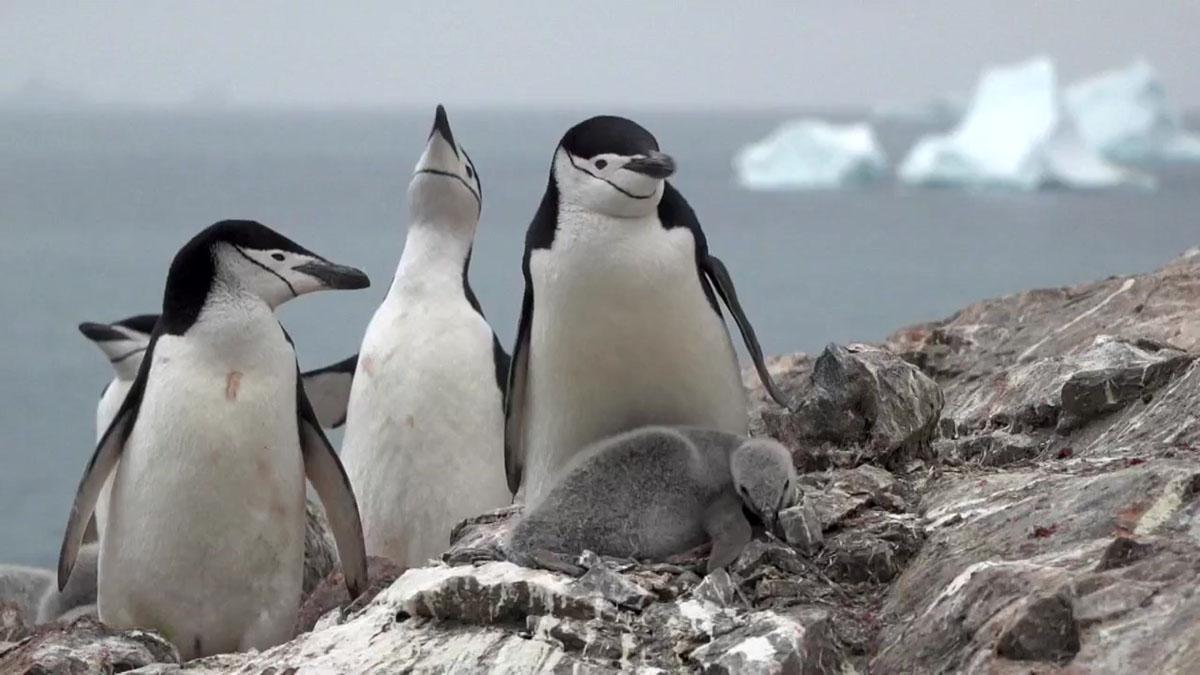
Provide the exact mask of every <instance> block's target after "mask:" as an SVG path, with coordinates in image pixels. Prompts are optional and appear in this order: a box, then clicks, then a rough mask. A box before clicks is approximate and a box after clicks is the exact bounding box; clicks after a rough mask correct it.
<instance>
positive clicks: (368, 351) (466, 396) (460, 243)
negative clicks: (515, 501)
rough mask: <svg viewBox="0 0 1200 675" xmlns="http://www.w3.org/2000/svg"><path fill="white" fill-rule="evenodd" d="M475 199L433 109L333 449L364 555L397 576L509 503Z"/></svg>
mask: <svg viewBox="0 0 1200 675" xmlns="http://www.w3.org/2000/svg"><path fill="white" fill-rule="evenodd" d="M481 195H482V193H481V191H480V182H479V174H478V173H477V172H476V170H475V167H474V165H473V163H472V162H471V158H470V157H469V156H467V153H466V151H465V150H463V147H462V145H460V144H459V143H457V142H456V140H455V138H454V134H453V132H452V131H451V130H450V123H449V121H448V120H447V118H446V111H445V110H444V109H443V108H442V107H441V106H438V108H437V112H436V116H435V119H434V123H433V129H432V130H431V131H430V133H429V137H428V140H427V143H426V145H425V150H424V152H423V153H422V155H421V158H420V160H419V161H418V162H417V166H416V168H415V170H414V173H413V177H412V180H411V182H410V183H409V187H408V203H409V212H410V218H411V221H410V225H409V227H408V236H407V238H406V239H405V242H404V251H403V253H402V254H401V256H400V262H399V265H398V267H397V269H396V275H395V278H394V279H393V281H392V285H391V288H390V289H389V290H388V294H387V297H386V298H385V299H384V301H383V303H382V304H381V305H380V306H379V308H378V309H377V310H376V311H375V315H374V316H373V317H372V318H371V322H370V324H369V325H368V326H367V330H366V334H365V335H364V337H363V341H362V347H361V349H360V351H359V358H358V368H357V370H356V372H355V376H354V383H353V385H352V387H351V393H350V406H349V413H348V415H347V422H346V436H345V440H344V442H343V444H342V460H343V461H344V462H345V465H346V472H347V474H348V475H349V476H350V482H351V484H352V485H353V486H354V492H355V494H356V495H357V496H358V499H359V505H360V507H361V509H362V515H363V532H364V536H365V537H366V542H367V552H368V553H369V554H370V555H376V556H382V557H386V558H390V559H392V560H394V561H396V562H398V563H400V564H401V565H404V566H409V567H411V566H418V565H422V564H424V563H426V562H427V561H428V560H429V559H431V558H436V557H437V556H439V555H441V554H442V553H443V552H444V551H445V550H446V547H447V546H448V545H449V542H450V531H451V529H452V528H453V526H454V525H455V524H456V523H457V522H458V521H460V520H462V519H463V518H467V517H469V516H473V515H478V514H479V513H483V512H485V511H487V510H489V509H493V508H496V507H498V506H503V505H504V504H507V503H508V502H509V501H510V497H509V494H508V489H507V487H506V484H505V479H504V466H503V456H504V401H503V392H504V383H505V378H506V376H507V371H508V356H507V354H505V352H504V350H503V349H502V348H501V347H500V343H499V341H498V340H497V339H496V336H495V334H494V333H493V332H492V328H491V326H490V325H489V324H488V322H487V320H486V319H485V318H484V316H483V312H482V311H481V310H480V307H479V302H478V300H477V299H476V298H475V294H474V293H473V292H472V291H471V286H470V284H469V282H468V279H467V277H468V266H469V265H470V261H471V247H472V243H473V241H474V238H475V230H476V227H477V226H478V223H479V216H480V211H481V209H482V198H481Z"/></svg>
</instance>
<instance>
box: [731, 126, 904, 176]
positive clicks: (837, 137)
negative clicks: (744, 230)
mask: <svg viewBox="0 0 1200 675" xmlns="http://www.w3.org/2000/svg"><path fill="white" fill-rule="evenodd" d="M733 165H734V170H735V171H736V172H737V176H738V182H739V183H740V184H741V185H742V187H745V188H748V189H751V190H780V189H824V188H837V187H843V186H846V185H856V184H862V183H867V182H870V181H873V180H875V179H877V178H879V177H880V176H881V175H883V174H884V173H885V172H886V171H887V157H886V156H885V155H884V153H883V150H882V149H881V148H880V146H879V141H878V140H877V139H876V138H875V132H874V131H873V130H872V129H871V127H870V126H869V125H867V124H848V125H835V124H829V123H827V122H824V121H821V120H817V119H799V120H794V121H791V122H787V123H785V124H784V125H783V126H781V127H779V128H778V129H776V130H775V131H774V132H773V133H772V134H771V135H770V136H768V137H767V138H765V139H763V140H761V141H759V142H757V143H754V144H752V145H749V146H746V147H745V148H743V149H742V150H741V151H740V152H738V154H737V156H736V157H734V160H733Z"/></svg>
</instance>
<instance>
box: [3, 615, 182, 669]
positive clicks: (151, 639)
mask: <svg viewBox="0 0 1200 675" xmlns="http://www.w3.org/2000/svg"><path fill="white" fill-rule="evenodd" d="M178 663H179V653H178V652H177V651H176V650H175V647H174V645H172V644H171V643H170V642H167V641H166V640H165V639H163V638H162V637H161V636H159V635H158V634H156V633H152V632H148V631H115V630H112V629H110V628H108V627H106V626H104V625H102V624H100V623H99V622H97V621H96V620H94V619H91V618H82V619H79V620H77V621H75V622H74V623H72V624H69V625H67V624H48V625H46V626H43V627H41V628H38V629H37V630H35V631H34V632H33V634H32V635H30V636H29V637H27V638H25V639H23V640H21V641H20V642H17V643H15V644H13V645H11V646H9V647H7V648H0V673H29V674H30V675H34V674H37V673H101V672H103V673H112V672H125V671H129V670H133V669H135V668H141V667H143V666H149V665H152V664H170V665H174V664H178Z"/></svg>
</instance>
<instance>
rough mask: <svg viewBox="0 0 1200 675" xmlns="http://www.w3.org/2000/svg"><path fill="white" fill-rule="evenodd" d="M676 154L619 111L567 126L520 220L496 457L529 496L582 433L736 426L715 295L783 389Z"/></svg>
mask: <svg viewBox="0 0 1200 675" xmlns="http://www.w3.org/2000/svg"><path fill="white" fill-rule="evenodd" d="M674 170H675V163H674V161H673V160H672V159H671V157H669V156H668V155H665V154H663V153H662V152H661V151H660V150H659V147H658V141H657V140H656V139H655V138H654V136H653V135H652V134H650V132H648V131H646V130H645V129H644V128H642V127H641V126H639V125H638V124H636V123H635V122H632V121H631V120H627V119H624V118H620V117H593V118H591V119H588V120H586V121H584V122H581V123H580V124H577V125H576V126H574V127H572V128H571V129H570V130H569V131H567V133H566V135H564V136H563V139H562V141H561V142H560V143H559V145H558V147H557V148H556V149H555V152H554V160H553V164H552V166H551V171H550V180H549V184H548V185H547V186H546V192H545V194H544V195H543V197H542V202H541V204H540V206H539V207H538V210H537V213H536V214H535V215H534V218H533V221H532V222H531V223H530V225H529V229H528V232H527V234H526V240H525V255H524V258H523V260H522V271H523V273H524V276H525V295H524V299H523V302H522V306H521V319H520V324H519V326H518V329H517V338H516V345H515V347H514V348H513V357H512V358H513V361H512V370H511V373H510V378H509V385H508V396H507V425H506V447H505V464H506V470H507V475H508V484H509V488H510V490H512V491H513V492H514V493H515V492H516V491H517V489H518V487H521V486H523V488H524V491H525V499H526V501H534V500H536V499H537V498H538V497H539V496H541V495H542V494H544V493H545V492H546V490H548V489H549V487H550V483H551V480H552V476H553V475H554V473H555V472H556V471H557V470H558V469H560V468H561V467H562V466H563V465H564V464H565V463H566V462H567V461H568V460H569V459H570V457H571V456H572V455H573V454H574V453H576V452H578V451H579V450H580V449H581V448H582V447H584V446H585V445H587V444H588V443H590V442H592V441H595V440H598V439H601V438H605V437H608V436H611V435H613V434H616V433H619V432H622V431H626V430H629V429H633V428H637V427H641V426H645V425H648V424H684V425H697V426H703V427H710V428H715V429H719V430H722V431H725V432H728V433H734V434H744V433H745V432H746V430H747V411H746V405H747V404H746V395H745V392H744V390H743V387H742V380H741V373H740V370H739V367H738V363H737V356H736V353H735V352H734V348H733V344H732V342H731V341H730V337H729V332H728V329H727V328H726V325H725V321H724V318H723V317H722V314H721V310H720V308H719V305H718V302H717V298H718V297H719V298H720V299H721V300H722V301H723V302H724V303H725V305H726V307H727V308H728V309H729V311H730V313H731V314H732V315H733V318H734V320H735V321H736V323H737V325H738V327H739V329H740V330H741V333H742V337H743V339H744V340H745V343H746V346H747V349H748V351H749V353H750V355H751V358H752V359H753V361H754V365H755V367H756V368H757V369H758V373H759V376H760V378H761V379H762V381H763V383H764V384H765V385H766V387H767V390H768V391H769V392H771V394H772V395H773V396H774V398H775V399H776V400H777V401H779V402H780V403H782V402H783V397H782V395H781V394H780V393H779V391H778V390H777V389H776V387H775V386H774V384H773V382H772V381H771V378H770V376H769V374H768V373H767V370H766V367H765V365H764V363H763V359H762V350H761V348H760V347H759V345H758V340H757V338H756V337H755V335H754V330H753V328H752V327H751V325H750V322H749V321H748V320H747V319H746V315H745V312H744V311H743V310H742V308H741V305H740V303H739V301H738V298H737V294H736V292H735V291H734V287H733V282H732V279H731V278H730V275H729V273H728V271H727V270H726V269H725V265H724V264H723V263H722V262H721V261H720V260H719V259H717V258H716V257H715V256H713V255H712V254H711V253H709V251H708V244H707V241H706V239H705V237H704V232H703V230H702V229H701V227H700V222H699V220H698V219H697V218H696V215H695V213H694V212H693V211H692V208H691V206H689V205H688V203H687V200H685V199H684V197H683V195H682V194H680V193H679V191H678V190H676V189H675V188H674V187H673V186H672V185H671V184H670V183H668V182H667V181H666V178H667V177H668V176H670V175H672V173H673V172H674Z"/></svg>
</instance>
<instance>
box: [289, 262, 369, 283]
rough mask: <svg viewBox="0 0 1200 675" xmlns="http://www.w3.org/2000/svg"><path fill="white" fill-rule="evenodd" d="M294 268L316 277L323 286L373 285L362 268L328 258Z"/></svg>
mask: <svg viewBox="0 0 1200 675" xmlns="http://www.w3.org/2000/svg"><path fill="white" fill-rule="evenodd" d="M292 269H294V270H295V271H297V272H300V273H301V274H306V275H308V276H310V277H312V278H313V279H316V280H317V281H318V282H320V284H321V287H322V288H328V289H333V290H356V289H359V288H366V287H368V286H370V285H371V280H370V279H369V278H368V277H367V275H366V274H364V273H363V271H362V270H358V269H355V268H353V267H347V266H345V265H337V264H335V263H331V262H329V261H328V260H312V261H309V262H306V263H304V264H303V265H297V266H296V267H294V268H292Z"/></svg>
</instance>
